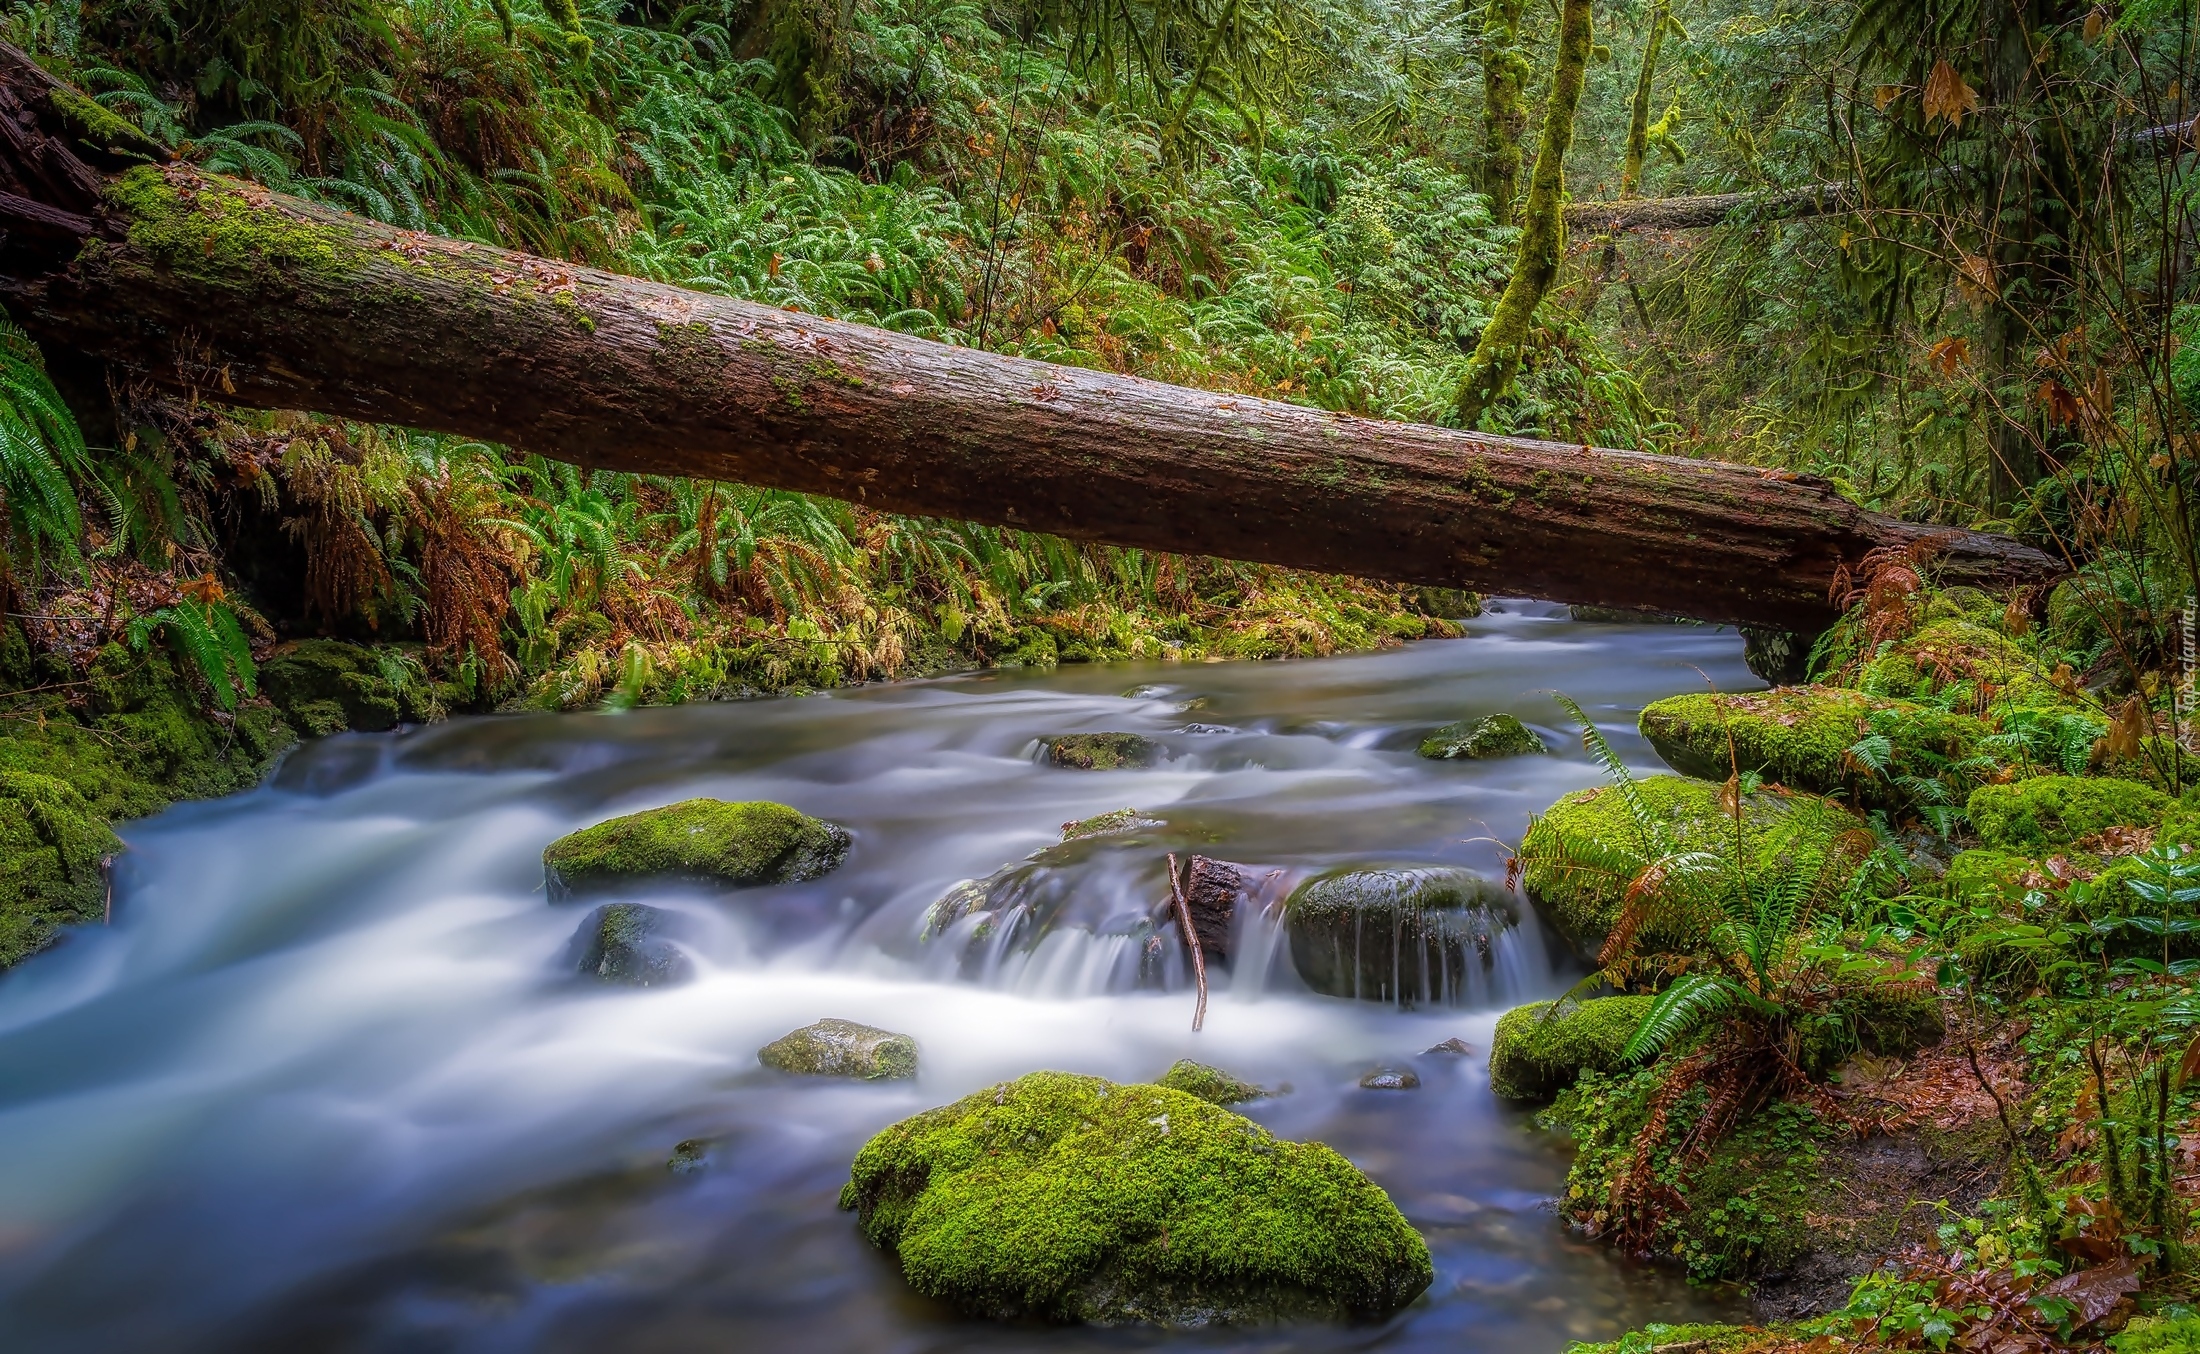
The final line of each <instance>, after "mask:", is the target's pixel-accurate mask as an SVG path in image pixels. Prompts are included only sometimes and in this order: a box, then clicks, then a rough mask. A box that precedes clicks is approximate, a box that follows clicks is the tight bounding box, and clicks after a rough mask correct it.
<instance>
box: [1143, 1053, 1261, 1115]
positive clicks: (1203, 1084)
mask: <svg viewBox="0 0 2200 1354" xmlns="http://www.w3.org/2000/svg"><path fill="white" fill-rule="evenodd" d="M1154 1084H1155V1085H1156V1086H1166V1087H1168V1088H1169V1089H1170V1090H1172V1091H1182V1092H1183V1093H1184V1094H1186V1095H1189V1096H1197V1097H1198V1098H1199V1099H1201V1100H1204V1101H1206V1102H1207V1103H1208V1104H1210V1105H1241V1104H1243V1103H1245V1102H1246V1101H1248V1100H1259V1099H1261V1098H1262V1097H1264V1096H1266V1095H1267V1094H1268V1092H1267V1091H1265V1090H1263V1089H1261V1088H1260V1087H1258V1086H1255V1085H1254V1084H1253V1083H1252V1082H1249V1081H1240V1080H1238V1079H1237V1078H1236V1077H1233V1076H1231V1075H1230V1074H1229V1073H1228V1072H1225V1071H1223V1070H1222V1069H1221V1068H1219V1067H1209V1066H1208V1065H1207V1064H1205V1063H1195V1062H1193V1061H1192V1060H1191V1059H1190V1058H1179V1059H1177V1060H1176V1062H1174V1063H1173V1064H1171V1065H1170V1067H1169V1070H1168V1071H1166V1072H1164V1073H1162V1074H1161V1076H1160V1078H1159V1079H1158V1080H1157V1081H1155V1082H1154Z"/></svg>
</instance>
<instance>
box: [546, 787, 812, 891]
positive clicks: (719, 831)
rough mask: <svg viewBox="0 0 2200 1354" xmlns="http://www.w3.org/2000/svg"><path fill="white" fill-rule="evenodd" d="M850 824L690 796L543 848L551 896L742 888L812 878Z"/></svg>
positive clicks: (760, 805) (784, 809) (765, 805)
mask: <svg viewBox="0 0 2200 1354" xmlns="http://www.w3.org/2000/svg"><path fill="white" fill-rule="evenodd" d="M849 840H850V838H849V835H848V829H846V828H844V827H841V826H839V825H838V824H835V823H828V822H824V821H822V820H820V819H816V818H812V817H810V816H809V815H808V814H806V813H802V812H800V811H799V810H796V809H790V808H788V807H787V806H786V805H784V804H773V803H768V802H764V801H757V802H752V803H739V804H737V803H728V802H727V801H725V800H722V799H689V800H684V801H682V802H680V803H678V804H667V805H666V806H665V807H663V808H661V809H649V810H646V811H645V812H642V813H630V814H628V815H626V816H625V817H623V818H613V819H611V820H610V821H608V822H603V823H598V824H596V825H595V826H594V827H588V828H582V829H581V830H580V831H578V832H573V833H568V834H566V835H565V836H563V837H560V838H558V839H557V840H556V841H554V842H552V843H550V846H549V849H547V850H545V851H544V852H543V853H542V865H543V873H544V878H545V881H546V883H547V885H548V888H549V892H550V901H551V902H553V903H558V902H564V901H565V900H566V899H568V898H578V897H584V896H587V895H590V894H602V893H607V892H612V891H615V890H619V889H630V888H633V887H635V886H637V885H648V884H687V885H702V886H711V887H718V888H747V887H752V886H755V885H759V884H795V883H800V882H801V881H803V880H805V879H815V878H817V877H818V876H819V875H822V874H824V873H826V872H827V871H829V870H832V869H833V868H834V867H836V866H838V865H839V864H840V862H841V861H842V860H844V859H846V858H847V855H848V843H849Z"/></svg>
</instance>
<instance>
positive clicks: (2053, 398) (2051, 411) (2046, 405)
mask: <svg viewBox="0 0 2200 1354" xmlns="http://www.w3.org/2000/svg"><path fill="white" fill-rule="evenodd" d="M2039 397H2040V407H2041V408H2042V409H2045V410H2046V411H2047V416H2048V417H2049V418H2050V419H2053V420H2054V421H2055V422H2057V423H2061V424H2071V423H2076V422H2077V421H2078V413H2079V411H2080V409H2081V407H2082V406H2080V405H2079V403H2078V397H2077V396H2076V395H2073V394H2071V393H2070V388H2069V387H2068V386H2066V385H2064V384H2063V383H2062V382H2060V381H2058V380H2056V379H2055V378H2054V377H2052V376H2050V377H2049V378H2047V379H2046V380H2044V381H2042V382H2040V390H2039Z"/></svg>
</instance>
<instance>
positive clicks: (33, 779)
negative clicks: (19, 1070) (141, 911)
mask: <svg viewBox="0 0 2200 1354" xmlns="http://www.w3.org/2000/svg"><path fill="white" fill-rule="evenodd" d="M43 667H44V665H42V664H40V663H37V662H34V661H33V660H32V659H31V657H30V656H29V654H28V651H27V650H26V649H25V648H24V647H23V644H22V640H21V636H20V634H19V633H17V632H16V631H14V630H12V629H10V630H9V631H7V632H6V637H5V640H4V641H0V677H4V678H5V679H6V680H7V681H8V683H9V685H11V686H12V687H14V688H15V689H16V690H17V691H19V692H22V693H25V694H24V697H23V698H20V699H19V700H18V701H17V703H16V704H14V706H13V707H12V708H10V709H7V710H5V711H0V967H5V966H7V965H11V964H14V963H17V962H18V961H20V960H22V959H23V958H25V957H26V956H28V955H30V954H33V953H35V952H36V951H38V950H39V949H42V948H43V947H45V946H46V945H48V944H50V943H51V942H52V941H53V939H54V937H55V936H56V935H57V934H58V933H59V931H60V930H61V928H63V927H66V926H72V925H81V924H84V923H89V922H97V921H100V920H101V919H102V917H103V916H104V915H105V914H106V910H107V877H106V868H105V864H104V863H105V861H106V860H107V859H108V858H109V857H110V856H112V855H113V854H114V853H115V852H117V851H118V850H119V849H120V848H121V843H120V841H119V840H117V839H116V837H115V835H114V832H113V828H112V824H114V823H117V822H121V821H123V820H126V819H130V818H139V817H143V816H145V815H146V814H150V813H157V812H159V811H160V810H161V809H164V808H166V807H167V806H168V805H170V804H172V803H174V802H176V801H177V800H180V799H201V798H210V797H213V796H217V795H225V794H232V793H235V792H236V791H239V790H243V789H248V788H250V787H251V786H253V785H255V784H257V783H258V782H259V780H260V778H261V776H263V775H264V774H265V773H266V771H267V768H268V767H269V765H270V764H271V763H272V762H273V761H274V759H275V757H276V755H277V754H279V753H280V752H282V750H283V749H285V748H287V747H288V746H289V745H290V744H291V743H292V741H294V735H293V733H292V730H291V727H290V725H289V724H288V723H286V722H285V721H284V719H283V717H282V715H281V713H280V712H279V711H278V710H276V709H275V708H274V707H273V706H272V705H270V704H268V703H266V702H265V701H248V702H246V703H245V704H243V705H242V706H241V707H240V708H239V709H238V710H237V711H236V712H235V713H234V714H226V715H216V714H210V713H208V712H207V711H206V710H205V708H204V706H205V701H204V698H203V696H202V694H201V693H199V692H197V691H195V690H194V689H193V687H192V685H191V683H190V682H189V680H188V679H186V678H184V677H183V676H182V675H180V674H179V673H178V672H177V670H176V667H175V665H174V663H173V662H172V661H171V660H170V658H169V656H168V655H167V654H166V653H165V652H164V651H162V650H160V649H158V648H149V649H147V650H145V651H143V652H132V651H131V650H130V649H128V648H127V647H125V646H124V645H121V644H111V645H108V646H107V647H106V648H105V649H103V650H101V651H99V653H98V654H97V655H96V656H95V657H94V658H93V659H92V661H91V663H90V666H89V668H88V669H87V671H86V672H85V674H84V675H83V676H82V677H81V678H78V679H64V678H60V677H57V676H55V675H54V674H52V673H48V672H45V671H44V670H43ZM41 686H45V687H47V688H48V689H46V690H36V688H39V687H41Z"/></svg>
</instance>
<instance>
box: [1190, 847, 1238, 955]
mask: <svg viewBox="0 0 2200 1354" xmlns="http://www.w3.org/2000/svg"><path fill="white" fill-rule="evenodd" d="M1244 892H1245V875H1244V873H1243V872H1242V871H1241V870H1239V869H1238V868H1237V866H1235V865H1232V864H1230V863H1229V862H1228V861H1221V860H1210V859H1208V858H1207V857H1206V856H1193V857H1192V858H1191V859H1190V860H1189V861H1187V862H1185V865H1184V906H1185V910H1186V912H1187V914H1188V915H1189V916H1190V917H1191V920H1192V931H1193V933H1194V934H1195V935H1197V936H1198V937H1199V947H1200V950H1201V952H1202V953H1203V954H1205V955H1211V956H1213V958H1214V960H1215V962H1216V963H1218V964H1227V963H1229V962H1230V931H1231V928H1232V926H1233V925H1234V923H1235V922H1236V920H1237V905H1238V899H1239V898H1240V897H1241V896H1243V894H1244Z"/></svg>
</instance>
